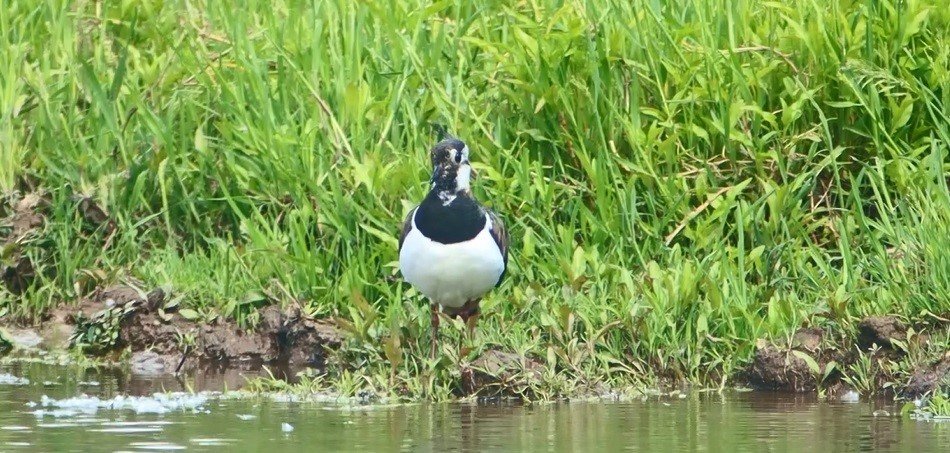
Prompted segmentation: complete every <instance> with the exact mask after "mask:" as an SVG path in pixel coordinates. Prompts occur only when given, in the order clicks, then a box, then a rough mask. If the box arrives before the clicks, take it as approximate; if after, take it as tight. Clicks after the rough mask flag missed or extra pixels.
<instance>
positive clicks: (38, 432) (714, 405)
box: [0, 363, 950, 452]
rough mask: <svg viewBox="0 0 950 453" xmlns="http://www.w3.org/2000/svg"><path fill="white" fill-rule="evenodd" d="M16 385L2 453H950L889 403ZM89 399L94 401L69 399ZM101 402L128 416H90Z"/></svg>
mask: <svg viewBox="0 0 950 453" xmlns="http://www.w3.org/2000/svg"><path fill="white" fill-rule="evenodd" d="M5 375H7V376H8V379H6V380H3V379H0V382H9V383H0V451H164V450H184V449H187V450H188V451H227V450H237V451H268V450H270V451H288V450H291V449H294V450H306V451H317V450H318V451H363V452H367V451H466V450H469V451H621V450H622V451H710V452H718V451H723V452H727V451H728V452H733V451H757V452H758V451H776V452H779V451H914V452H926V451H950V423H941V422H933V421H930V422H927V421H915V420H910V419H902V418H899V417H894V416H887V415H884V414H883V412H881V411H888V412H890V413H893V412H894V410H895V407H894V406H893V405H892V404H891V403H889V402H887V401H871V402H858V403H829V402H818V401H816V400H815V399H814V398H811V397H803V396H793V395H783V394H771V393H761V392H754V393H741V392H731V393H727V394H725V395H718V394H696V395H690V396H688V397H685V398H675V397H674V398H668V397H664V398H650V399H648V400H647V401H638V402H633V403H571V404H552V405H534V406H515V405H490V404H482V405H476V404H446V405H407V406H398V407H367V408H356V409H353V408H352V407H349V408H345V407H342V406H338V405H332V404H315V403H294V402H274V401H265V400H246V399H245V400H233V399H225V400H219V399H214V398H211V399H207V400H206V401H204V402H201V399H200V398H199V399H197V400H195V399H192V400H189V399H188V398H190V397H189V396H182V397H181V398H183V399H181V400H175V401H177V402H176V403H175V404H178V403H181V404H183V405H184V407H183V408H172V409H168V408H167V407H165V408H164V409H163V406H161V404H162V403H161V402H156V401H154V400H152V399H150V398H147V399H142V400H137V399H129V398H125V397H127V396H128V397H133V396H141V395H146V396H148V395H152V394H153V393H155V392H165V391H170V392H171V391H180V390H183V389H185V386H186V385H188V386H191V387H192V388H205V389H211V390H222V389H224V388H225V387H227V388H230V389H234V388H236V387H238V386H240V384H241V382H243V378H242V377H241V375H240V373H236V372H235V373H229V374H204V375H200V376H194V377H192V378H190V379H189V381H188V382H185V381H180V380H176V379H174V378H171V377H162V378H147V377H141V376H132V375H128V374H124V373H122V372H117V371H114V370H112V371H95V370H88V371H76V370H74V369H71V368H68V367H60V366H50V365H39V364H26V363H17V364H13V365H4V366H0V376H5ZM9 377H15V378H18V379H19V382H15V380H11V379H9ZM24 378H25V379H27V380H29V383H25V382H24V381H23V379H24ZM44 395H45V397H46V398H45V399H44ZM80 395H87V397H86V398H85V399H82V398H80V399H73V400H66V399H67V398H75V397H78V396H80ZM117 396H120V398H118V399H116V397H117ZM93 397H95V398H100V400H99V401H100V402H105V403H102V404H106V405H116V406H118V407H117V408H109V407H98V408H89V407H88V403H89V401H95V400H92V398H93ZM44 401H45V402H47V403H48V404H49V405H48V406H44ZM50 402H52V403H50ZM70 402H72V403H70ZM116 402H119V403H121V404H116ZM165 403H166V404H171V403H169V402H168V401H166V402H165ZM69 404H74V406H75V407H73V406H69ZM149 404H151V405H152V406H151V407H150V406H149ZM57 405H62V406H57ZM84 405H85V406H84ZM77 408H78V409H77ZM139 409H141V412H143V413H137V411H138V410H139ZM161 410H167V411H168V412H165V413H156V411H161ZM875 412H877V415H875Z"/></svg>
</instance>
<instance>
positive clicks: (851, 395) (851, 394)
mask: <svg viewBox="0 0 950 453" xmlns="http://www.w3.org/2000/svg"><path fill="white" fill-rule="evenodd" d="M859 401H861V395H860V394H858V392H855V391H854V390H848V391H847V392H846V393H845V394H844V395H841V402H843V403H857V402H859Z"/></svg>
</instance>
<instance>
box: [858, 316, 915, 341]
mask: <svg viewBox="0 0 950 453" xmlns="http://www.w3.org/2000/svg"><path fill="white" fill-rule="evenodd" d="M892 339H894V340H898V341H905V340H906V339H907V328H905V327H904V325H903V324H901V322H900V321H898V320H897V318H896V317H894V316H868V317H867V318H864V319H862V320H861V322H860V323H859V324H858V345H859V346H861V348H863V349H871V348H872V347H873V346H874V345H877V346H880V347H882V348H888V349H890V348H892V347H893V345H892V344H891V340H892Z"/></svg>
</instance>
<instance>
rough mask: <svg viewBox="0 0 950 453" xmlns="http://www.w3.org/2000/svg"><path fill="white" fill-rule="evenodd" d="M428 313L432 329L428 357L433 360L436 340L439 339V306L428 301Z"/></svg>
mask: <svg viewBox="0 0 950 453" xmlns="http://www.w3.org/2000/svg"><path fill="white" fill-rule="evenodd" d="M429 313H430V315H431V318H430V327H431V331H432V339H431V340H430V341H429V358H430V359H433V360H434V359H435V351H436V342H437V341H438V339H439V306H438V305H437V304H435V303H430V304H429Z"/></svg>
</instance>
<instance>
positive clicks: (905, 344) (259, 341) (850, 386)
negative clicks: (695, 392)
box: [0, 285, 950, 401]
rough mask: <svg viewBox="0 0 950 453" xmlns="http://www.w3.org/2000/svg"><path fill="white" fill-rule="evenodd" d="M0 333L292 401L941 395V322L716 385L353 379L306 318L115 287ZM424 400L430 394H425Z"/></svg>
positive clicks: (628, 380) (145, 371) (803, 343)
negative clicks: (238, 377)
mask: <svg viewBox="0 0 950 453" xmlns="http://www.w3.org/2000/svg"><path fill="white" fill-rule="evenodd" d="M0 328H2V329H3V337H4V338H5V339H6V341H7V342H8V345H9V346H10V347H9V348H8V349H16V350H18V352H20V353H27V354H29V353H30V351H31V350H32V351H33V352H37V351H46V352H69V351H71V352H73V353H78V354H83V355H84V356H85V357H88V359H89V360H91V361H95V360H100V361H104V362H107V363H112V364H113V366H119V367H123V368H128V369H129V370H130V372H132V373H133V374H142V375H152V376H161V375H169V376H170V375H178V374H183V373H193V372H196V371H198V372H201V371H202V370H209V369H211V370H228V369H230V370H239V371H246V372H257V373H260V372H261V370H264V369H267V370H276V371H277V374H276V375H275V374H271V375H269V376H266V377H258V378H255V379H254V381H253V382H252V384H251V385H252V386H253V387H254V388H257V389H258V390H260V391H269V390H287V389H290V388H295V386H297V388H296V391H297V392H300V393H315V394H316V393H321V392H326V391H332V392H335V393H341V394H344V395H347V396H355V395H374V397H376V398H387V399H393V400H404V401H415V400H418V399H420V398H429V397H432V396H437V397H442V398H445V397H447V398H451V399H458V398H463V399H464V398H473V397H474V398H498V397H504V398H513V399H516V400H518V399H521V400H527V401H531V400H535V399H544V400H563V399H576V398H581V399H583V398H587V397H607V396H609V395H611V394H614V395H621V394H625V393H626V394H630V393H635V392H643V391H645V390H647V389H649V390H652V391H660V392H669V391H672V390H684V389H687V388H693V389H695V388H710V387H712V388H717V387H718V388H719V389H720V390H721V389H724V388H726V387H729V388H750V389H753V390H761V391H781V392H788V393H809V394H817V395H818V396H819V397H820V398H829V399H849V398H861V397H864V398H866V397H887V398H894V397H896V398H898V399H901V400H913V399H918V398H920V397H925V396H929V395H932V394H935V393H937V394H939V393H940V392H942V391H947V390H948V389H950V350H948V348H947V345H948V344H950V321H948V320H947V319H942V318H937V317H934V318H933V319H932V320H930V322H927V323H921V322H918V323H915V324H906V323H905V322H904V321H902V320H900V319H899V318H898V317H895V316H870V317H867V318H864V319H863V320H861V321H860V322H859V323H858V324H857V329H856V331H854V332H845V331H842V330H835V329H831V328H815V327H813V328H802V329H799V330H798V331H796V332H795V333H794V334H793V335H792V336H791V337H790V338H788V339H786V340H768V339H764V338H763V339H758V340H757V341H756V346H755V349H754V353H753V354H752V357H750V358H749V359H746V360H740V361H737V363H738V367H737V368H736V369H737V371H736V372H735V373H733V374H732V375H728V376H720V377H719V378H718V380H717V381H711V380H705V381H690V380H687V379H674V378H671V377H670V376H673V375H674V370H671V369H656V368H655V369H645V370H643V371H642V372H641V374H640V375H631V374H630V373H629V372H628V371H620V370H621V368H620V367H622V366H624V365H626V366H628V367H629V366H630V365H632V364H624V363H622V362H621V361H620V359H615V362H616V364H617V366H618V368H617V370H618V371H614V372H611V371H607V372H606V373H605V374H585V373H583V372H582V371H581V369H580V368H575V369H566V368H564V367H563V366H559V365H558V364H557V361H556V360H555V361H547V362H546V361H545V360H544V359H545V357H543V356H542V355H540V354H539V351H544V350H551V348H550V346H549V347H548V348H544V347H543V346H542V347H539V348H535V349H534V350H527V351H522V352H516V351H506V350H504V349H502V348H503V346H501V345H488V344H482V345H480V347H479V348H466V349H468V350H467V351H464V350H463V351H461V352H462V353H463V355H461V356H459V355H457V354H452V352H453V351H451V349H447V350H445V351H444V352H449V355H448V356H445V357H442V358H440V359H438V360H437V361H426V360H415V361H416V362H417V365H416V366H417V368H416V370H418V371H416V372H417V373H418V374H417V375H413V374H411V372H409V368H408V367H407V368H403V369H400V368H399V364H401V363H405V361H410V362H411V361H413V360H412V359H413V358H409V357H405V358H404V357H402V353H401V352H400V351H393V350H390V351H388V352H387V353H386V354H388V355H389V360H390V361H391V362H392V363H390V364H389V367H379V366H367V364H366V363H365V353H364V352H363V351H361V349H362V348H363V347H365V346H366V345H365V344H363V343H361V342H360V341H359V339H358V337H356V336H354V335H352V334H348V333H347V332H346V331H345V330H344V329H342V328H340V327H339V326H338V325H337V324H336V322H335V321H334V320H333V319H314V318H310V317H308V316H306V315H305V314H303V313H302V311H301V309H300V307H299V306H288V307H284V308H283V309H282V308H280V307H278V306H275V305H271V306H267V307H265V308H263V309H262V310H261V321H260V323H258V324H257V325H256V326H254V327H253V328H242V327H240V326H238V325H237V324H235V323H234V322H232V321H227V320H222V319H214V320H210V321H205V320H201V319H197V318H195V317H194V316H191V315H190V313H189V312H188V311H187V309H184V310H183V309H179V308H178V306H177V305H176V301H175V300H173V299H170V298H168V297H167V296H166V294H165V293H164V291H163V290H161V289H154V290H152V291H147V292H145V291H142V290H140V289H136V288H133V287H131V286H126V285H116V286H111V287H108V288H103V289H98V290H96V291H94V292H93V293H92V294H91V295H90V296H89V297H88V298H85V299H83V300H82V301H81V303H79V304H78V305H72V304H70V305H64V306H59V307H57V308H56V309H55V310H53V311H51V312H49V313H48V314H46V315H45V316H43V322H42V323H40V324H38V325H32V326H31V325H20V326H17V325H11V324H6V325H2V326H0ZM418 340H423V341H425V340H427V339H426V338H421V339H417V340H415V341H418ZM578 346H579V347H580V349H582V350H586V349H592V348H594V347H596V346H592V345H590V344H579V345H578ZM384 347H385V346H384ZM454 352H458V351H454ZM397 354H398V355H397ZM361 356H362V357H361ZM394 357H398V358H395V360H394V359H393V358H394ZM406 359H408V360H406ZM393 364H395V365H393ZM386 371H389V373H386ZM381 372H382V373H381ZM270 373H274V371H270ZM709 375H710V376H716V375H717V374H716V373H710V374H709ZM426 379H429V380H430V381H429V382H428V383H427V382H425V380H426ZM427 385H430V386H432V387H428V388H427ZM647 386H649V387H647ZM436 387H437V388H441V389H442V391H443V393H441V395H440V394H439V393H434V392H433V391H434V390H435V388H436Z"/></svg>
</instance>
